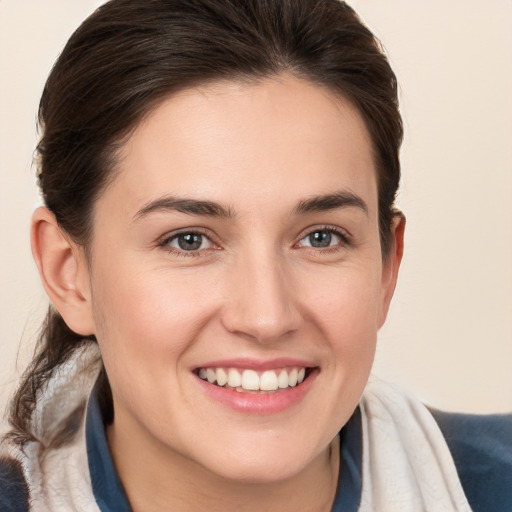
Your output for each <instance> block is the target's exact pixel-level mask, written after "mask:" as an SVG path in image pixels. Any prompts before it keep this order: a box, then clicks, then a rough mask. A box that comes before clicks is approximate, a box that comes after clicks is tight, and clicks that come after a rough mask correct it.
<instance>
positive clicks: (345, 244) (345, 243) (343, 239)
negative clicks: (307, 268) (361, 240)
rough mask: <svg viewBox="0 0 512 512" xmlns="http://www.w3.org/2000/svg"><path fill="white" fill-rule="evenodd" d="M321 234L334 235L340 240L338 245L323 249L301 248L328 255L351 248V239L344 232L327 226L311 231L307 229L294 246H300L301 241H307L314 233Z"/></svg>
mask: <svg viewBox="0 0 512 512" xmlns="http://www.w3.org/2000/svg"><path fill="white" fill-rule="evenodd" d="M321 232H325V233H329V234H331V235H336V236H337V237H339V238H340V243H339V244H335V245H333V246H329V247H325V248H318V247H312V246H302V247H303V248H305V249H308V250H311V251H314V252H315V253H317V254H318V253H324V254H325V253H327V254H330V253H332V252H336V251H340V250H342V249H346V248H349V247H351V246H352V239H351V237H350V235H349V234H348V233H347V232H346V231H343V230H341V229H339V228H337V227H335V226H327V225H326V226H318V227H315V228H313V229H311V228H308V229H307V230H306V231H305V232H304V234H303V235H302V236H301V238H300V240H299V242H298V243H297V244H296V245H298V244H300V243H301V242H302V241H303V240H305V239H307V238H308V237H310V236H311V235H313V234H314V233H321Z"/></svg>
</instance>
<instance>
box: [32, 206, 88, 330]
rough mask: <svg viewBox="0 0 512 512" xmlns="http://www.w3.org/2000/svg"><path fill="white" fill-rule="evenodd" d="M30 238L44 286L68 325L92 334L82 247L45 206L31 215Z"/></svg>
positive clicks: (86, 273)
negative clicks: (67, 233)
mask: <svg viewBox="0 0 512 512" xmlns="http://www.w3.org/2000/svg"><path fill="white" fill-rule="evenodd" d="M30 241H31V245H32V255H33V257H34V260H35V262H36V265H37V268H38V270H39V275H40V276H41V281H42V282H43V286H44V289H45V290H46V293H47V294H48V297H50V300H51V302H52V303H53V305H54V306H55V307H56V309H57V310H58V312H59V313H60V315H61V316H62V318H63V319H64V321H65V322H66V324H67V326H68V327H69V328H70V329H71V330H72V331H74V332H76V333H77V334H81V335H83V336H87V335H90V334H94V321H93V315H92V307H91V293H90V285H89V270H88V267H87V261H86V258H85V254H84V251H83V249H82V248H80V247H78V246H77V245H76V244H74V243H73V242H72V241H71V239H70V237H69V236H67V235H66V234H65V233H64V232H63V231H62V229H61V228H60V226H59V225H58V224H57V221H56V219H55V216H54V215H53V213H52V212H50V211H49V210H48V209H47V208H38V209H37V210H36V211H35V212H34V214H33V215H32V225H31V233H30Z"/></svg>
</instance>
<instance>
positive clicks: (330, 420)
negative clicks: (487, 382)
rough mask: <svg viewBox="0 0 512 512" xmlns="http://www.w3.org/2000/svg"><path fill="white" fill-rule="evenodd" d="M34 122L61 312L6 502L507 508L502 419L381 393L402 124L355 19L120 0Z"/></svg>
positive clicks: (25, 417) (51, 272)
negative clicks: (380, 350)
mask: <svg viewBox="0 0 512 512" xmlns="http://www.w3.org/2000/svg"><path fill="white" fill-rule="evenodd" d="M39 115H40V124H41V127H42V138H41V141H40V144H39V147H38V150H39V154H40V163H39V183H40V187H41V191H42V194H43V198H44V201H45V207H44V208H40V209H38V210H37V211H36V212H35V213H34V217H33V223H32V246H33V253H34V257H35V260H36V264H37V266H38V269H39V272H40V275H41V278H42V282H43V285H44V286H45V289H46V291H47V293H48V295H49V297H50V299H51V302H52V308H51V309H50V311H49V314H48V318H47V323H46V326H45V330H44V332H43V335H42V337H41V340H40V350H39V353H38V355H37V356H36V358H35V360H34V361H33V364H32V366H31V368H30V369H29V372H28V373H27V375H26V377H25V379H24V381H23V382H22V385H21V386H20V389H19V391H18V393H17V395H16V397H15V399H14V401H13V406H12V414H11V424H12V427H13V428H12V431H11V433H10V434H9V436H8V438H7V439H6V441H5V443H4V451H3V455H2V465H1V467H2V473H3V478H4V480H5V481H6V482H7V484H6V486H5V488H6V490H5V491H4V490H3V488H4V486H3V487H2V499H3V500H4V502H5V506H4V507H6V509H7V510H13V509H15V510H27V509H28V510H52V511H54V510H94V511H98V510H101V511H106V510H108V511H110V510H116V511H122V510H133V511H138V510H144V511H151V510H159V511H161V510H180V511H186V510H203V509H208V510H226V509H227V510H232V509H235V507H237V508H241V509H242V510H247V511H250V510H280V511H282V510H305V511H327V510H343V511H347V510H361V511H366V510H379V511H387V510H390V511H391V510H393V511H395V510H407V511H414V510H457V511H458V510H470V507H473V509H474V510H477V509H478V508H477V507H482V506H486V507H487V508H486V509H485V510H490V509H491V508H490V506H491V507H492V506H493V505H492V500H493V499H496V497H497V499H499V500H500V506H502V505H504V506H507V502H506V501H504V500H507V499H510V493H509V495H508V496H507V495H506V494H505V493H506V489H507V484H508V483H509V481H510V478H508V477H507V476H506V475H507V470H510V467H511V461H510V459H511V457H510V449H509V451H508V452H506V451H505V443H506V441H507V440H506V432H505V429H507V428H508V429H509V430H510V426H509V425H508V424H507V423H506V420H505V419H501V418H489V419H485V420H478V421H477V420H475V419H471V420H468V419H467V418H462V419H460V418H457V417H453V416H447V417H445V416H443V415H441V414H438V413H434V416H433V415H432V414H431V413H430V412H429V411H428V410H427V409H426V408H424V407H423V406H422V405H421V404H419V403H417V402H416V401H414V400H413V399H411V398H409V397H407V396H404V395H402V394H401V393H398V392H397V391H395V390H394V389H393V388H391V387H389V386H387V385H385V384H383V383H373V384H370V385H367V381H368V378H369V374H370V369H371V365H372V361H373V356H374V352H375V342H376V334H377V330H378V329H379V327H380V326H381V325H382V324H383V322H384V320H385V317H386V313H387V309H388V306H389V303H390V300H391V297H392V295H393V291H394V286H395V283H396V279H397V274H398V268H399V265H400V260H401V257H402V251H403V233H404V226H405V221H404V217H403V215H402V214H401V213H400V212H398V211H397V210H396V209H395V207H394V199H395V195H396V191H397V187H398V182H399V175H400V169H399V159H398V152H399V147H400V143H401V139H402V124H401V119H400V115H399V112H398V104H397V97H396V79H395V76H394V74H393V72H392V70H391V68H390V67H389V64H388V62H387V60H386V58H385V56H384V55H383V53H382V51H381V49H380V47H379V44H378V42H377V41H376V40H375V38H374V37H373V36H372V34H371V33H370V32H369V31H368V29H367V28H366V27H364V26H363V25H362V24H361V22H360V21H359V19H358V18H357V16H356V15H355V13H354V12H353V11H352V10H351V9H350V8H349V7H348V6H347V5H345V4H344V3H341V2H338V1H337V0H324V1H322V2H318V1H312V0H299V1H297V0H294V1H291V0H280V1H275V0H273V1H264V0H250V1H245V2H239V1H235V0H232V1H226V0H195V1H190V0H188V1H173V2H170V1H169V2H166V1H165V2H164V1H162V0H158V1H157V0H150V1H148V0H144V1H142V0H113V1H111V2H108V3H107V4H105V5H104V6H103V7H101V8H100V9H99V10H98V11H97V12H96V13H94V14H93V15H92V16H91V17H90V18H89V19H88V20H86V21H85V22H84V24H83V25H82V26H81V27H80V28H79V29H78V30H77V31H76V32H75V34H74V35H73V36H72V37H71V39H70V41H69V42H68V44H67V46H66V48H65V49H64V51H63V53H62V55H61V56H60V57H59V60H58V61H57V63H56V65H55V67H54V69H53V70H52V73H51V75H50V77H49V79H48V82H47V84H46V87H45V90H44V92H43V97H42V99H41V106H40V113H39ZM468 421H471V423H469V424H468ZM482 425H484V427H483V426H482ZM439 427H441V429H440V428H439ZM477 428H478V429H482V428H485V430H486V434H485V435H484V434H482V435H480V434H479V435H478V436H476V435H475V434H472V436H470V435H468V434H467V432H466V431H471V432H474V431H475V429H477ZM492 429H494V430H495V431H496V433H492V434H488V433H487V431H492ZM499 431H503V432H502V433H501V434H500V432H499ZM443 433H444V435H443ZM445 436H446V440H445ZM495 436H498V438H499V440H496V439H495ZM509 437H510V436H509ZM452 438H453V439H454V440H453V441H452V440H451V439H452ZM475 438H477V439H476V440H475ZM482 439H485V440H488V442H489V443H491V445H492V447H493V449H497V448H496V447H498V446H500V447H501V446H502V447H503V448H504V449H502V450H501V453H500V456H501V459H500V460H495V459H496V458H495V457H494V456H493V454H492V453H489V450H483V449H481V446H482ZM461 443H466V444H467V445H469V448H465V449H464V450H462V451H460V450H459V449H458V446H459V444H461ZM498 443H501V444H498ZM450 450H451V451H450ZM479 450H480V451H479ZM480 452H482V453H480ZM471 457H473V458H474V459H475V460H477V462H478V463H479V464H480V465H481V464H484V465H485V466H486V467H488V468H489V471H490V473H489V474H488V475H487V476H486V480H485V482H479V483H478V485H473V480H475V479H476V478H477V477H478V473H477V472H476V470H475V468H474V465H475V463H474V461H473V459H471ZM454 459H455V462H454ZM460 460H463V461H464V464H463V465H460V464H458V461H460ZM489 475H490V477H489ZM507 478H508V480H507ZM489 489H492V490H493V492H492V493H491V492H489ZM468 498H470V499H469V500H468ZM509 503H512V500H510V501H509ZM490 504H491V505H490ZM489 505H490V506H489ZM494 509H495V510H499V509H498V508H494ZM502 510H506V508H502Z"/></svg>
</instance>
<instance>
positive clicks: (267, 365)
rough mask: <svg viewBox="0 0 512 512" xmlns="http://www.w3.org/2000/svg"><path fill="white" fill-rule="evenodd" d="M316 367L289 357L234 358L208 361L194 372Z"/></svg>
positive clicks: (309, 362)
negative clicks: (218, 369)
mask: <svg viewBox="0 0 512 512" xmlns="http://www.w3.org/2000/svg"><path fill="white" fill-rule="evenodd" d="M315 366H317V365H316V364H315V363H313V362H311V361H308V360H305V359H297V358H290V357H278V358H275V359H267V360H262V359H253V358H246V357H242V358H235V359H218V360H215V361H208V362H205V363H204V364H200V365H197V366H196V367H195V370H198V369H200V368H243V369H244V370H245V369H247V370H255V371H265V370H275V369H277V368H287V367H298V368H313V367H315Z"/></svg>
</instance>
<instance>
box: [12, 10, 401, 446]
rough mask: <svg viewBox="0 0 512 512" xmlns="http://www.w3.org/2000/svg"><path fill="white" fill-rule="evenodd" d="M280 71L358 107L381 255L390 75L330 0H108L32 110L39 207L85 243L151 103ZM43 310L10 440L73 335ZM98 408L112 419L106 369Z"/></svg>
mask: <svg viewBox="0 0 512 512" xmlns="http://www.w3.org/2000/svg"><path fill="white" fill-rule="evenodd" d="M280 73H289V74H293V75H294V76H296V77H299V78H302V79H304V80H308V81H310V82H312V83H316V84H319V85H322V86H325V87H327V88H329V89H330V90H332V91H333V92H335V93H337V94H340V95H341V96H343V97H344V98H346V99H348V100H349V101H350V102H352V104H353V105H354V106H355V107H356V108H357V110H358V111H359V113H360V115H361V116H362V118H363V119H364V121H365V123H366V127H367V129H368V131H369V134H370V136H371V140H372V144H373V153H374V155H373V156H374V160H375V167H376V170H377V184H378V206H379V229H380V241H381V247H382V254H383V258H385V257H386V255H387V254H388V252H389V248H390V240H391V224H392V221H393V217H394V216H395V215H396V210H395V207H394V202H395V196H396V193H397V189H398V184H399V180H400V161H399V150H400V145H401V142H402V137H403V128H402V120H401V117H400V113H399V110H398V99H397V82H396V77H395V75H394V73H393V71H392V69H391V67H390V65H389V62H388V59H387V58H386V55H385V53H384V51H383V49H382V47H381V45H380V43H379V41H378V40H377V39H376V37H375V36H374V35H373V34H372V33H371V32H370V31H369V29H368V28H367V27H366V26H365V25H364V24H363V23H362V22H361V20H360V19H359V17H358V16H357V14H356V13H355V12H354V11H353V10H352V8H351V7H349V6H348V5H347V4H346V3H344V2H341V1H339V0H111V1H109V2H107V3H105V4H104V5H102V6H101V7H100V8H99V9H97V10H96V11H95V12H94V13H93V14H92V15H91V16H89V17H88V18H87V19H86V20H85V21H84V22H83V23H82V25H81V26H80V27H79V28H78V29H77V30H76V31H75V32H74V34H73V35H72V36H71V38H70V39H69V41H68V42H67V44H66V46H65V48H64V49H63V51H62V53H61V55H60V56H59V58H58V59H57V61H56V63H55V65H54V67H53V69H52V71H51V73H50V76H49V78H48V80H47V82H46V85H45V87H44V91H43V94H42V98H41V102H40V106H39V117H38V120H39V126H40V133H41V138H40V142H39V144H38V146H37V153H38V168H37V177H38V183H39V187H40V190H41V194H42V197H43V200H44V203H45V205H46V206H47V208H49V209H50V210H51V211H52V212H53V213H54V215H55V217H56V219H57V222H58V224H59V226H60V227H61V228H62V229H63V231H64V232H66V233H67V234H68V235H69V236H70V237H71V239H72V240H73V241H74V242H75V243H77V244H79V245H80V246H82V247H84V249H85V251H86V254H87V248H88V247H89V246H90V243H91V241H92V235H93V230H94V226H93V223H92V211H93V206H94V202H95V200H96V199H97V198H98V197H99V196H100V195H101V193H102V191H103V190H104V188H105V187H106V186H107V184H108V183H109V181H110V180H112V178H113V176H114V173H115V171H114V170H113V168H114V164H115V162H116V155H117V152H118V149H119V147H120V146H121V145H122V144H123V141H125V140H126V138H127V137H129V135H130V133H131V132H132V131H133V130H134V129H135V128H136V127H137V125H138V124H139V123H140V122H141V120H142V119H143V118H144V116H146V115H148V113H149V112H151V111H152V110H153V109H154V108H155V107H156V106H157V105H158V104H159V102H161V101H162V100H164V99H165V98H167V97H169V96H170V95H172V94H173V93H176V92H177V91H179V90H182V89H184V88H188V87H193V86H196V85H202V84H205V83H207V82H214V81H218V80H250V81H254V80H256V81H257V80H259V79H262V78H265V77H272V76H276V75H278V74H280ZM90 342H95V339H94V336H91V337H89V338H88V339H85V340H84V338H83V336H80V335H78V334H77V333H74V332H73V331H72V330H71V329H69V327H68V326H67V325H66V324H65V322H64V320H63V319H62V317H61V316H60V315H59V313H58V311H57V310H56V309H55V308H54V307H53V306H50V309H49V312H48V315H47V318H46V320H45V323H44V325H43V326H42V329H41V334H40V337H39V340H38V343H37V346H36V351H35V355H34V359H33V361H32V363H31V364H30V366H29V368H28V370H27V371H26V373H25V374H24V376H23V378H22V382H21V385H20V387H19V389H18V391H17V392H16V394H15V396H14V398H13V400H12V402H11V409H10V418H9V419H10V423H11V427H12V430H11V433H10V436H11V438H13V439H14V440H15V441H16V442H18V443H19V444H21V445H23V444H24V443H26V442H27V441H28V440H30V434H29V428H28V425H29V422H30V418H31V414H32V411H33V409H34V405H35V401H36V398H37V396H38V393H39V392H40V391H41V390H42V389H44V386H45V384H46V383H47V381H48V379H49V377H50V376H51V375H52V372H53V371H54V370H55V368H56V367H57V366H58V365H59V364H61V363H63V362H64V361H65V360H66V359H67V358H68V357H69V355H70V353H71V351H72V350H73V349H74V348H75V347H76V346H77V345H78V344H81V343H90ZM99 385H100V390H101V391H100V397H99V398H100V406H101V408H102V412H103V415H104V418H105V420H106V421H107V422H111V421H112V419H113V406H112V395H111V391H110V387H109V383H108V377H107V375H106V373H105V371H104V369H103V371H102V372H101V374H100V383H99Z"/></svg>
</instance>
